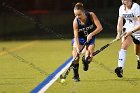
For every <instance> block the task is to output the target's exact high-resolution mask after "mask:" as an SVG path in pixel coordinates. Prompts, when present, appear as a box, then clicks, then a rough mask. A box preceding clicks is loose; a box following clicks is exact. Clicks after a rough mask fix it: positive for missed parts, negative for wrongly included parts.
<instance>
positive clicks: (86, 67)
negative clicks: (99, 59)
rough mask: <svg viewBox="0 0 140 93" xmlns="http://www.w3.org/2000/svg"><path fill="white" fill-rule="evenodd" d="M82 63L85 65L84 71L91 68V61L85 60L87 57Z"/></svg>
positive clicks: (83, 58)
mask: <svg viewBox="0 0 140 93" xmlns="http://www.w3.org/2000/svg"><path fill="white" fill-rule="evenodd" d="M82 63H83V70H84V71H87V70H88V68H89V63H90V62H89V61H87V60H85V56H83V57H82Z"/></svg>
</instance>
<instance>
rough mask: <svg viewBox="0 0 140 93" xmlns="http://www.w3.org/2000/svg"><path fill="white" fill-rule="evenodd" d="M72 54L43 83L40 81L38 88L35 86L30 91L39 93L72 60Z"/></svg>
mask: <svg viewBox="0 0 140 93" xmlns="http://www.w3.org/2000/svg"><path fill="white" fill-rule="evenodd" d="M71 60H72V56H71V57H70V58H69V59H68V60H67V61H65V63H64V64H62V65H61V66H60V67H59V68H57V69H56V70H55V71H54V72H53V73H52V74H51V75H50V76H48V77H47V78H46V79H45V80H44V81H43V82H42V83H40V84H39V85H38V86H37V87H36V88H34V89H33V90H32V91H31V92H30V93H38V92H39V91H40V90H41V89H42V88H43V87H44V86H45V85H47V84H48V83H49V82H50V81H51V80H52V79H53V78H54V77H55V76H56V75H57V74H58V73H59V72H60V71H61V70H62V69H63V68H64V67H65V66H66V65H67V64H68V63H69V62H70V61H71Z"/></svg>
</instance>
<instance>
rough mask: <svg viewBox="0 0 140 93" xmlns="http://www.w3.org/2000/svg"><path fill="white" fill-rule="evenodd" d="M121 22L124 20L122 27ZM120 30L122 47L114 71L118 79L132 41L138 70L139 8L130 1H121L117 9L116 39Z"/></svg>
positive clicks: (121, 75) (139, 41) (139, 58)
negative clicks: (123, 31) (123, 33)
mask: <svg viewBox="0 0 140 93" xmlns="http://www.w3.org/2000/svg"><path fill="white" fill-rule="evenodd" d="M123 20H125V24H124V25H123ZM122 29H125V35H124V36H123V38H122V45H121V49H120V51H119V56H118V67H117V68H116V69H115V73H116V74H117V76H118V77H120V78H121V77H123V69H124V63H125V59H126V51H127V49H128V47H129V46H130V44H131V43H132V40H133V42H134V45H135V53H136V56H137V62H138V64H137V69H140V6H139V5H138V4H137V3H135V2H132V0H122V5H121V6H120V9H119V17H118V24H117V37H116V38H120V35H121V32H122Z"/></svg>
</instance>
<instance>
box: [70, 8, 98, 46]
mask: <svg viewBox="0 0 140 93" xmlns="http://www.w3.org/2000/svg"><path fill="white" fill-rule="evenodd" d="M85 15H86V17H87V19H86V22H85V24H84V25H83V24H81V21H80V20H79V19H77V23H78V36H79V44H80V45H83V44H84V43H85V42H86V41H87V36H88V35H89V34H90V33H92V32H93V31H94V30H95V29H96V25H95V24H94V23H93V22H92V19H91V16H90V13H89V12H88V11H87V12H85ZM94 43H95V36H93V37H92V39H91V40H90V41H89V42H88V44H87V45H92V44H94ZM73 44H74V39H72V45H73Z"/></svg>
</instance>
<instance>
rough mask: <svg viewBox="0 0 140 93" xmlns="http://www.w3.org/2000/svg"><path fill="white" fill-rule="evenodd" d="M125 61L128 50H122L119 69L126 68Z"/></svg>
mask: <svg viewBox="0 0 140 93" xmlns="http://www.w3.org/2000/svg"><path fill="white" fill-rule="evenodd" d="M125 60H126V50H124V49H120V51H119V57H118V67H122V68H124V63H125Z"/></svg>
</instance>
